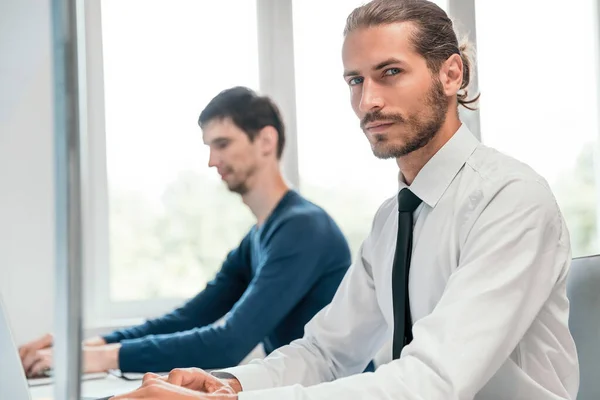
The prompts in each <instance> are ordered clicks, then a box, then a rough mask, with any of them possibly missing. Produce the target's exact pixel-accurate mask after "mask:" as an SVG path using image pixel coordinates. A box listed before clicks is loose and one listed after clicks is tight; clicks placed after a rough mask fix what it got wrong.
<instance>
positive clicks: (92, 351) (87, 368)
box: [23, 343, 121, 378]
mask: <svg viewBox="0 0 600 400" xmlns="http://www.w3.org/2000/svg"><path fill="white" fill-rule="evenodd" d="M120 348H121V345H120V344H119V343H115V344H109V345H104V346H99V345H95V346H85V347H83V351H82V356H83V371H84V373H93V372H104V371H107V370H109V369H116V368H118V367H119V349H120ZM52 365H53V350H52V348H44V349H41V350H37V351H35V352H32V353H28V355H27V356H26V357H25V359H24V360H23V369H24V370H25V374H26V375H27V377H29V378H32V377H36V376H40V375H41V374H42V373H43V372H44V371H45V370H47V369H49V368H51V367H52Z"/></svg>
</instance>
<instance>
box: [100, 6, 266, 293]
mask: <svg viewBox="0 0 600 400" xmlns="http://www.w3.org/2000/svg"><path fill="white" fill-rule="evenodd" d="M101 6H102V39H103V51H104V57H103V58H104V89H105V108H106V157H107V169H108V192H109V193H108V194H109V238H110V239H109V244H110V279H109V285H110V299H111V300H112V301H115V302H121V301H130V300H144V299H149V298H157V297H159V298H165V297H173V298H183V297H188V296H191V295H193V294H195V293H197V292H198V291H199V290H201V289H202V288H203V287H204V286H205V284H206V282H207V281H208V280H210V279H211V278H212V276H213V275H214V273H215V272H216V270H217V269H218V268H219V267H220V266H221V262H222V261H223V259H224V258H225V256H226V253H227V252H228V251H229V250H231V249H232V248H234V247H235V246H237V244H238V243H239V241H240V240H241V238H242V237H243V234H244V233H245V231H247V230H248V228H249V227H250V225H251V224H252V217H251V215H250V213H249V211H248V210H247V208H246V207H245V206H244V205H243V204H242V203H241V201H240V199H239V196H237V195H234V194H231V193H228V192H227V190H226V189H225V187H224V186H223V184H222V183H221V182H220V180H219V179H218V177H217V175H216V173H215V172H214V171H212V170H209V168H208V165H207V164H208V150H207V148H205V146H204V145H203V143H202V135H201V131H200V129H199V127H198V125H197V120H198V116H199V113H200V111H201V110H202V109H203V107H204V106H205V105H206V104H207V102H208V101H209V100H210V99H211V98H212V97H213V96H214V95H216V94H217V93H218V92H219V91H220V90H223V89H224V88H227V87H231V86H234V85H244V86H249V87H252V88H255V89H258V56H257V31H256V29H257V28H256V3H255V1H251V0H238V1H231V0H230V1H226V2H221V1H198V0H103V1H102V2H101ZM232 27H234V29H233V28H232ZM240 32H243V34H240Z"/></svg>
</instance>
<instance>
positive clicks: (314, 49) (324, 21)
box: [293, 0, 445, 254]
mask: <svg viewBox="0 0 600 400" xmlns="http://www.w3.org/2000/svg"><path fill="white" fill-rule="evenodd" d="M362 3H364V1H362V0H353V1H344V2H335V1H332V2H328V1H318V0H296V1H294V2H293V12H294V51H295V72H296V95H297V98H296V104H297V120H298V152H299V153H298V159H299V171H300V185H301V189H302V193H303V194H304V195H306V196H307V197H308V198H309V199H311V200H313V201H314V202H315V203H317V204H319V205H320V206H322V207H324V208H325V209H326V210H327V211H328V212H329V213H330V214H331V215H332V217H333V218H334V219H335V220H336V222H337V223H338V224H339V225H340V227H341V228H342V231H343V232H344V234H345V235H346V238H347V239H348V241H349V242H350V246H351V248H352V252H353V254H356V251H357V250H358V247H359V246H360V244H361V243H362V241H363V240H364V239H365V237H366V236H367V234H368V232H369V230H370V228H371V222H372V219H373V216H374V214H375V211H377V207H378V206H379V205H380V204H381V203H382V201H383V200H385V199H386V198H388V197H391V196H393V195H394V194H395V192H396V189H397V186H398V183H397V182H398V167H397V166H396V163H395V161H394V160H379V159H377V158H375V156H374V155H373V153H372V152H371V147H370V146H369V143H368V141H367V139H366V138H365V136H364V133H363V132H362V130H361V129H360V127H359V121H358V118H357V117H356V116H355V115H354V113H353V111H352V108H351V107H350V96H349V93H348V87H347V85H346V83H345V82H344V79H343V78H342V72H343V65H342V59H341V50H342V42H343V36H342V32H343V30H344V24H345V22H346V17H347V16H348V14H349V13H350V12H351V11H352V10H353V9H354V8H355V7H357V6H359V5H361V4H362ZM438 4H439V5H440V6H442V7H445V1H440V2H438ZM317 9H318V12H315V10H317Z"/></svg>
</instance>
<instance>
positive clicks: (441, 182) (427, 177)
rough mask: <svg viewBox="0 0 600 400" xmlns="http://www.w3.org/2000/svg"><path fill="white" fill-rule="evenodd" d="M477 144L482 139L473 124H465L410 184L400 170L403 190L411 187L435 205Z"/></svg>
mask: <svg viewBox="0 0 600 400" xmlns="http://www.w3.org/2000/svg"><path fill="white" fill-rule="evenodd" d="M477 146H479V141H478V140H477V139H476V138H475V136H473V134H472V133H471V131H470V130H469V128H467V126H466V125H465V124H462V125H461V126H460V128H458V131H456V133H455V134H454V135H453V136H452V137H451V138H450V140H448V142H446V144H444V146H442V148H441V149H439V150H438V152H437V153H435V154H434V156H433V157H431V159H430V160H429V161H428V162H427V164H425V165H424V166H423V168H421V171H419V173H418V174H417V176H416V177H415V180H414V181H413V183H412V184H411V185H410V186H408V185H407V184H406V183H405V182H404V178H403V177H402V174H400V179H399V190H402V189H404V188H405V187H410V190H411V191H412V192H413V193H414V194H416V195H417V196H418V197H419V198H420V199H421V200H423V202H424V203H425V204H427V205H428V206H429V207H431V208H433V207H435V205H436V204H437V202H438V201H439V200H440V198H441V197H442V195H443V194H444V192H445V191H446V189H448V186H450V183H451V182H452V180H454V177H456V175H457V174H458V172H459V171H460V170H461V168H462V167H463V165H465V162H466V161H467V160H468V159H469V157H470V156H471V154H473V152H474V151H475V149H476V148H477Z"/></svg>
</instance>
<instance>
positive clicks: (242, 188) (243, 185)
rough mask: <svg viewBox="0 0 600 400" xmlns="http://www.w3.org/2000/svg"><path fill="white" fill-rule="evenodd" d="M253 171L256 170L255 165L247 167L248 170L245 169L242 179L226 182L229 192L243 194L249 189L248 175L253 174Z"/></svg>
mask: <svg viewBox="0 0 600 400" xmlns="http://www.w3.org/2000/svg"><path fill="white" fill-rule="evenodd" d="M255 172H256V166H255V165H253V166H250V167H249V168H248V170H247V171H246V173H245V174H244V179H242V180H241V181H239V182H232V183H228V184H227V188H228V189H229V191H230V192H233V193H237V194H239V195H242V196H243V195H245V194H246V193H248V191H249V190H250V188H249V187H248V180H249V179H250V177H251V176H252V175H254V174H255Z"/></svg>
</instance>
